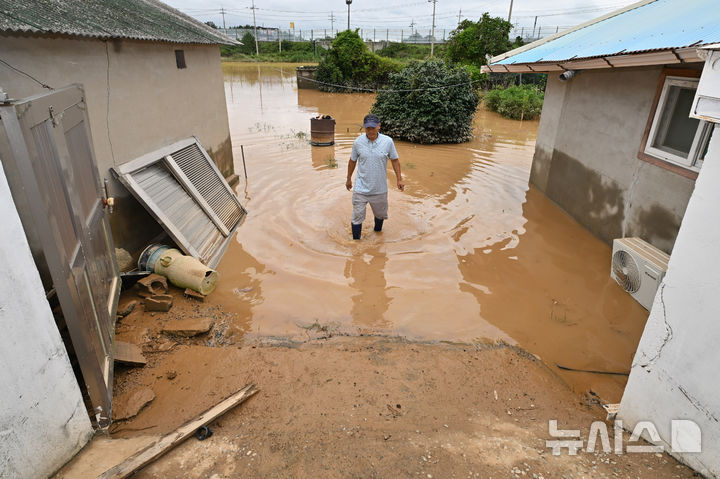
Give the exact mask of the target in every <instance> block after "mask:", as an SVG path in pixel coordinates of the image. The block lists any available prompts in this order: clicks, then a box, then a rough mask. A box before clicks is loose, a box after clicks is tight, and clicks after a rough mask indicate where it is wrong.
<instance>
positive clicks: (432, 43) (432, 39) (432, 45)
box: [428, 0, 437, 58]
mask: <svg viewBox="0 0 720 479" xmlns="http://www.w3.org/2000/svg"><path fill="white" fill-rule="evenodd" d="M428 2H432V4H433V21H432V30H430V58H432V57H433V53H435V6H436V5H437V0H428Z"/></svg>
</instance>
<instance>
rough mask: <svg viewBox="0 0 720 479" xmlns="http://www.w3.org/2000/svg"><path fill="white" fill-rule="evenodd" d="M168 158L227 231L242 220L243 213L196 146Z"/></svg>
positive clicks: (193, 145)
mask: <svg viewBox="0 0 720 479" xmlns="http://www.w3.org/2000/svg"><path fill="white" fill-rule="evenodd" d="M170 156H172V158H173V160H175V162H176V163H177V164H178V166H179V167H180V169H181V170H182V171H183V173H185V175H186V176H187V177H188V179H189V180H190V181H191V182H192V184H193V185H194V186H195V188H197V190H198V192H200V194H201V195H202V196H203V197H204V198H205V201H207V202H208V204H209V205H210V207H211V208H212V210H213V211H214V212H215V214H216V215H218V217H219V218H220V220H221V221H222V222H223V224H224V225H225V226H226V227H227V228H228V229H232V228H233V227H234V226H235V225H236V224H237V222H238V221H240V219H241V218H242V216H243V211H242V209H241V208H240V205H238V204H237V202H235V200H234V198H233V195H232V193H230V192H229V191H228V190H227V189H226V188H225V185H224V184H223V180H222V179H221V178H219V177H218V175H217V174H215V172H214V171H213V168H212V166H211V165H210V164H209V163H208V162H207V161H205V157H204V155H203V154H202V151H200V148H199V147H198V145H197V144H192V145H190V146H188V147H186V148H183V149H182V150H180V151H178V152H177V153H173V154H172V155H170Z"/></svg>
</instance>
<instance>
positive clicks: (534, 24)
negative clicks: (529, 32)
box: [532, 15, 537, 39]
mask: <svg viewBox="0 0 720 479" xmlns="http://www.w3.org/2000/svg"><path fill="white" fill-rule="evenodd" d="M536 26H537V15H536V16H535V22H533V36H532V37H533V39H534V38H535V27H536Z"/></svg>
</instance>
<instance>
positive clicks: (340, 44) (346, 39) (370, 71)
mask: <svg viewBox="0 0 720 479" xmlns="http://www.w3.org/2000/svg"><path fill="white" fill-rule="evenodd" d="M401 68H402V65H401V64H400V63H398V62H396V61H393V60H390V59H389V58H382V57H380V56H378V55H375V54H374V53H371V52H370V51H369V50H368V48H367V46H366V45H365V43H364V42H363V41H362V39H361V38H360V36H359V35H358V34H357V32H354V31H350V30H345V31H344V32H340V33H339V34H338V36H337V38H335V40H333V42H332V48H331V49H330V50H329V51H328V52H327V54H326V55H325V57H324V58H323V59H322V60H321V61H320V64H319V65H318V69H317V73H316V74H315V79H316V80H318V81H319V82H324V83H328V84H332V85H343V86H352V87H357V88H368V89H376V88H380V87H381V86H383V85H386V84H387V82H388V81H389V78H390V75H391V74H392V73H395V72H398V71H400V69H401ZM332 85H323V84H322V83H321V84H319V85H318V88H319V89H320V90H323V91H340V92H352V91H353V90H352V89H350V88H342V87H336V86H332Z"/></svg>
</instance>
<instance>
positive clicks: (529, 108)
mask: <svg viewBox="0 0 720 479" xmlns="http://www.w3.org/2000/svg"><path fill="white" fill-rule="evenodd" d="M544 97H545V95H544V94H543V92H542V91H541V90H539V89H538V88H537V87H535V86H533V85H522V86H511V87H509V88H494V89H492V90H490V92H488V94H487V95H485V106H486V107H488V108H489V109H490V110H492V111H496V112H498V113H500V114H501V115H502V116H504V117H507V118H512V119H513V120H532V119H534V118H537V117H538V116H539V115H540V112H541V111H542V105H543V99H544Z"/></svg>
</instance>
